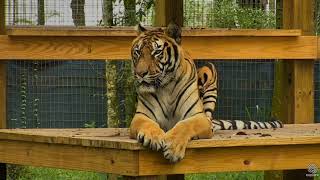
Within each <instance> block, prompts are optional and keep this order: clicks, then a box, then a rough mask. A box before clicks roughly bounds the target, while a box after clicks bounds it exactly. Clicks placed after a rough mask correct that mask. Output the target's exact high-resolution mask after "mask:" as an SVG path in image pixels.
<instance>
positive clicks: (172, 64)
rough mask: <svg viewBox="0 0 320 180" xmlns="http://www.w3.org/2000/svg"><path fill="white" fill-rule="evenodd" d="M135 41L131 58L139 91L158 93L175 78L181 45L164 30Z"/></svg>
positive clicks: (153, 32) (143, 32)
mask: <svg viewBox="0 0 320 180" xmlns="http://www.w3.org/2000/svg"><path fill="white" fill-rule="evenodd" d="M138 28H140V30H139V31H140V34H139V35H138V37H137V38H136V39H135V40H134V41H133V43H132V48H131V57H132V62H133V70H134V75H135V79H136V83H137V85H138V91H139V92H140V93H144V92H156V91H157V89H159V88H162V87H164V86H166V85H167V84H168V83H169V82H171V81H172V80H173V78H174V76H175V72H176V69H177V66H178V63H179V45H178V44H177V43H176V41H175V40H174V39H172V38H171V37H169V36H168V35H167V34H166V33H165V32H164V31H163V30H162V29H157V30H150V31H147V30H146V29H144V28H143V27H141V26H139V27H138Z"/></svg>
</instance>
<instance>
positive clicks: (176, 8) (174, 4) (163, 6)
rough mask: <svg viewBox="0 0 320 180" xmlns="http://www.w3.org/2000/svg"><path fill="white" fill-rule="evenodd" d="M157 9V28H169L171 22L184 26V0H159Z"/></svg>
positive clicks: (156, 5)
mask: <svg viewBox="0 0 320 180" xmlns="http://www.w3.org/2000/svg"><path fill="white" fill-rule="evenodd" d="M155 8H156V14H155V19H156V20H155V25H156V26H167V25H168V24H169V23H170V22H175V23H177V24H178V25H180V26H181V27H182V26H183V0H174V1H172V0H158V1H156V4H155Z"/></svg>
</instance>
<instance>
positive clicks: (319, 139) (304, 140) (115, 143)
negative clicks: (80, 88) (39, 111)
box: [0, 123, 320, 150]
mask: <svg viewBox="0 0 320 180" xmlns="http://www.w3.org/2000/svg"><path fill="white" fill-rule="evenodd" d="M238 132H239V130H235V131H217V132H216V133H215V135H214V137H213V138H212V139H201V140H194V141H191V142H189V144H188V148H191V149H198V148H218V147H238V146H242V147H244V146H246V147H256V146H271V145H276V146H278V145H299V144H305V145H308V144H320V123H319V124H290V125H289V124H288V125H285V127H284V128H280V129H275V130H274V129H264V130H263V129H262V130H241V132H243V133H245V134H246V135H237V133H238ZM243 133H242V134H243ZM0 140H12V141H24V142H37V143H49V144H65V145H74V146H86V147H100V148H111V149H127V150H143V149H144V148H143V147H142V146H140V144H138V143H137V141H136V140H133V139H129V138H128V129H118V128H87V129H2V130H0Z"/></svg>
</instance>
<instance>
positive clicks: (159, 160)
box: [0, 124, 320, 176]
mask: <svg viewBox="0 0 320 180" xmlns="http://www.w3.org/2000/svg"><path fill="white" fill-rule="evenodd" d="M127 135H128V129H105V128H98V129H13V130H9V129H4V130H0V162H3V163H13V164H23V165H32V166H46V167H56V168H67V169H77V170H86V171H98V172H107V173H116V174H122V175H130V176H142V175H165V174H186V173H202V172H222V171H254V170H282V169H307V167H308V165H310V164H314V165H316V166H318V167H320V124H309V125H286V126H285V128H283V129H271V130H246V131H242V130H241V131H218V132H217V133H216V134H215V136H214V137H213V138H212V139H207V140H194V141H192V142H190V143H189V144H188V149H187V152H186V157H185V159H184V160H183V161H181V162H180V163H177V164H170V163H168V162H167V161H166V160H165V159H164V158H163V157H162V154H161V153H160V152H153V151H150V150H148V149H145V148H143V147H141V146H140V144H138V143H137V142H136V141H135V140H132V139H129V138H128V136H127Z"/></svg>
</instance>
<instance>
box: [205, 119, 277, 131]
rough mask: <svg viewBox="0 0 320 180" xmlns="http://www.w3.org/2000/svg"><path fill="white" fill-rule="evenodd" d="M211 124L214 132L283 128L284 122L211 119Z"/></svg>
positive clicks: (274, 120)
mask: <svg viewBox="0 0 320 180" xmlns="http://www.w3.org/2000/svg"><path fill="white" fill-rule="evenodd" d="M211 122H212V124H213V129H214V130H239V129H271V128H282V127H283V124H282V122H281V121H279V120H276V119H271V120H270V121H266V122H261V121H243V120H220V119H219V120H218V119H211Z"/></svg>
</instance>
